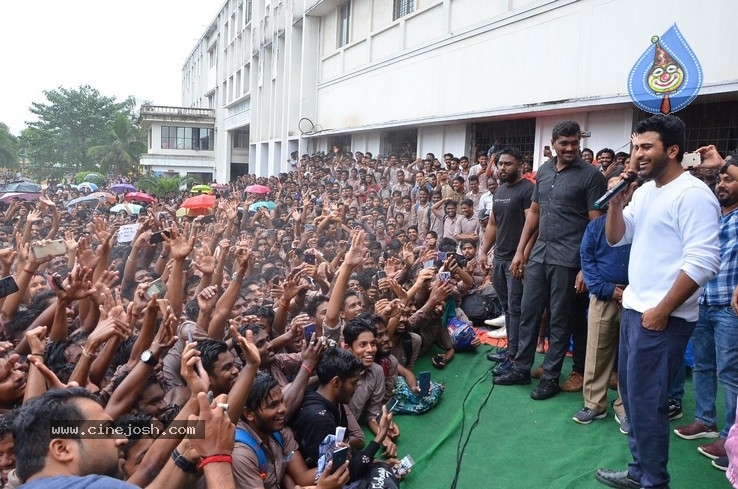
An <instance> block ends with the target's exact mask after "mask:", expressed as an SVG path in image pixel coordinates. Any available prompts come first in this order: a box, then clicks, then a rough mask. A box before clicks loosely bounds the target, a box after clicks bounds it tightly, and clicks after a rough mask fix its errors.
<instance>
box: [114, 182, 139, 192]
mask: <svg viewBox="0 0 738 489" xmlns="http://www.w3.org/2000/svg"><path fill="white" fill-rule="evenodd" d="M136 190H137V189H136V187H134V186H133V185H131V184H130V183H116V184H115V185H113V186H112V187H110V191H111V192H115V193H116V194H122V193H123V192H135V191H136Z"/></svg>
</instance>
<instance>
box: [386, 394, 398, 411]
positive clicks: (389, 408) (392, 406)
mask: <svg viewBox="0 0 738 489" xmlns="http://www.w3.org/2000/svg"><path fill="white" fill-rule="evenodd" d="M398 402H399V401H398V400H397V398H396V397H395V396H392V397H390V398H389V400H388V401H387V404H385V406H386V407H387V413H391V412H392V410H393V409H395V407H397V403H398Z"/></svg>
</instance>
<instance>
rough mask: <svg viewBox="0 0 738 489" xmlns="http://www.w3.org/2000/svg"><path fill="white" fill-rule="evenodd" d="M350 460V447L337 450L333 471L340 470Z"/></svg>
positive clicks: (334, 456) (334, 455) (334, 453)
mask: <svg viewBox="0 0 738 489" xmlns="http://www.w3.org/2000/svg"><path fill="white" fill-rule="evenodd" d="M347 458H348V447H341V448H337V449H336V450H334V452H333V470H338V468H339V467H341V466H343V464H345V463H346V459H347Z"/></svg>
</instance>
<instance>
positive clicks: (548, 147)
mask: <svg viewBox="0 0 738 489" xmlns="http://www.w3.org/2000/svg"><path fill="white" fill-rule="evenodd" d="M543 149H547V150H549V151H551V146H544V147H543Z"/></svg>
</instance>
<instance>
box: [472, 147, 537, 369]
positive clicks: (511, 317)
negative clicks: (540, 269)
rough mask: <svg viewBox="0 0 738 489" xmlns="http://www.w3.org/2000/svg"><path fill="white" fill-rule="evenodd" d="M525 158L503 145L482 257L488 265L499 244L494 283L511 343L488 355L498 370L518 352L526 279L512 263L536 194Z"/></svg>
mask: <svg viewBox="0 0 738 489" xmlns="http://www.w3.org/2000/svg"><path fill="white" fill-rule="evenodd" d="M522 161H523V155H522V153H521V152H520V150H518V149H517V148H503V149H502V151H501V152H500V154H499V159H498V162H497V167H498V176H499V178H500V180H501V182H502V183H501V185H500V187H499V188H498V189H497V191H496V192H495V193H494V196H493V200H492V202H493V203H492V214H491V215H490V218H489V223H487V229H486V232H485V235H484V243H483V245H482V253H481V258H480V261H482V262H483V263H482V265H483V266H488V264H487V263H486V261H487V253H488V252H489V250H490V249H491V248H492V246H494V247H495V254H494V263H493V265H492V266H493V270H492V283H493V285H494V288H495V291H496V292H497V297H499V299H500V302H501V303H502V310H503V312H504V313H505V328H506V330H507V345H508V346H507V351H506V352H500V353H499V354H494V355H492V356H491V357H488V358H490V360H496V361H499V362H500V364H499V365H498V366H497V367H495V369H494V370H493V372H494V373H495V374H501V373H503V372H506V371H508V370H509V369H510V368H511V367H512V364H513V359H514V358H515V355H516V354H517V352H518V339H519V335H518V331H519V328H520V303H521V301H522V298H523V281H522V280H520V279H519V278H516V277H513V275H512V273H511V272H510V264H511V263H512V259H513V257H514V256H515V250H516V249H517V247H518V241H520V235H521V234H522V232H523V226H524V225H525V216H526V215H527V214H528V209H530V202H531V196H532V195H533V183H532V182H531V181H530V180H527V179H525V178H523V175H522V172H521V170H520V164H521V163H522ZM495 355H499V356H495Z"/></svg>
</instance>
